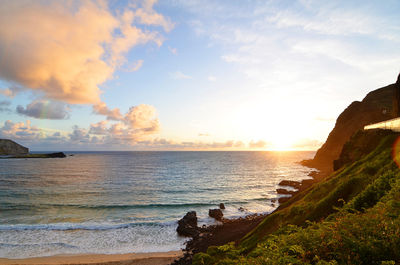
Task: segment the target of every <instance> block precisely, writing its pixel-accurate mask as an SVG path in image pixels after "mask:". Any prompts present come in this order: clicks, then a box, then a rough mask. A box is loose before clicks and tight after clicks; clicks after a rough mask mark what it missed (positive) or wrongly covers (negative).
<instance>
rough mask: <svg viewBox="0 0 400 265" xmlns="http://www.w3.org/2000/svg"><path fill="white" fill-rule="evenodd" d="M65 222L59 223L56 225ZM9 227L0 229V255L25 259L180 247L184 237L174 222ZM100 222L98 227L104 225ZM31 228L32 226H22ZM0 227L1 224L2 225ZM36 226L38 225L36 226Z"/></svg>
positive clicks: (155, 250)
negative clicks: (83, 227) (180, 235)
mask: <svg viewBox="0 0 400 265" xmlns="http://www.w3.org/2000/svg"><path fill="white" fill-rule="evenodd" d="M63 226H66V224H62V225H59V227H63ZM79 226H87V227H89V226H91V225H78V226H76V229H73V230H72V229H71V227H72V224H70V225H67V227H70V229H64V230H63V229H25V230H24V229H14V228H16V227H15V226H14V227H11V228H12V229H11V228H10V229H8V230H7V229H3V230H0V257H7V258H27V257H41V256H51V255H58V254H81V253H99V254H100V253H101V254H122V253H132V252H137V253H139V252H164V251H171V250H179V249H181V248H183V245H184V242H185V240H186V239H185V238H183V237H179V236H177V234H176V225H133V226H126V227H123V228H116V229H99V230H96V229H94V227H92V228H93V229H79V228H77V227H79ZM106 226H107V225H102V226H101V227H106ZM25 227H26V228H28V227H29V228H32V226H25ZM3 228H4V227H3ZM36 228H38V227H36Z"/></svg>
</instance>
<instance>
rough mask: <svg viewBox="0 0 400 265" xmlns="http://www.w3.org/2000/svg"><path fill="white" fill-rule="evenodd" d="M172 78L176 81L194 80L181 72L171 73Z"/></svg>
mask: <svg viewBox="0 0 400 265" xmlns="http://www.w3.org/2000/svg"><path fill="white" fill-rule="evenodd" d="M170 77H171V78H172V79H175V80H183V79H191V78H192V77H191V76H189V75H185V74H184V73H182V72H181V71H176V72H173V73H170Z"/></svg>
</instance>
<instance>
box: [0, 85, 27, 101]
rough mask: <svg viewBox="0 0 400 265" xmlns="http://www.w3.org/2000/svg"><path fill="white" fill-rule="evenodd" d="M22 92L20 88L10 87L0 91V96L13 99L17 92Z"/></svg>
mask: <svg viewBox="0 0 400 265" xmlns="http://www.w3.org/2000/svg"><path fill="white" fill-rule="evenodd" d="M23 90H24V89H23V88H22V87H19V86H15V85H11V86H10V87H9V88H5V89H4V88H3V89H0V94H2V95H4V96H6V97H9V98H13V97H15V95H16V94H18V93H19V92H21V91H23Z"/></svg>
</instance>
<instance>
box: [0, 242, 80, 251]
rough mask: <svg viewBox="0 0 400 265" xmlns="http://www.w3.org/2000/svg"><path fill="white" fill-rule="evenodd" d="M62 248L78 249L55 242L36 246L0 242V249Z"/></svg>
mask: <svg viewBox="0 0 400 265" xmlns="http://www.w3.org/2000/svg"><path fill="white" fill-rule="evenodd" d="M38 246H40V247H43V246H45V247H62V248H67V249H68V248H69V249H78V248H79V247H77V246H74V245H70V244H66V243H62V242H57V243H42V244H39V243H36V244H9V243H1V242H0V248H21V247H22V248H27V247H38Z"/></svg>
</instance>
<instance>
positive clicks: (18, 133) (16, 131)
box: [0, 120, 42, 140]
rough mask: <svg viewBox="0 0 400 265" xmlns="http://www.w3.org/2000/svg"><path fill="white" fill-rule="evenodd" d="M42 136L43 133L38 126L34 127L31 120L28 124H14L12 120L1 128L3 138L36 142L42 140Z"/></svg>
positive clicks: (0, 133)
mask: <svg viewBox="0 0 400 265" xmlns="http://www.w3.org/2000/svg"><path fill="white" fill-rule="evenodd" d="M41 135H42V133H41V131H40V130H39V129H38V128H37V127H36V126H32V125H31V122H30V121H29V120H27V121H26V123H24V122H17V123H14V122H12V121H10V120H6V121H5V122H4V125H3V126H2V127H0V137H1V138H7V139H13V140H18V139H22V140H34V139H38V138H40V137H41Z"/></svg>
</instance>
